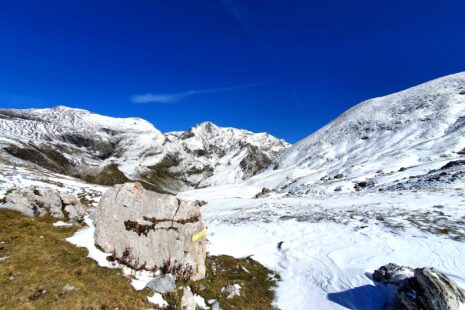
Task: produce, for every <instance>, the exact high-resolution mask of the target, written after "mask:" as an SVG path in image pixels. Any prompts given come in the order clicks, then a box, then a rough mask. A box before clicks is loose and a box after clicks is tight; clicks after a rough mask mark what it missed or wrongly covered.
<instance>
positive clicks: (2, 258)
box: [0, 256, 8, 262]
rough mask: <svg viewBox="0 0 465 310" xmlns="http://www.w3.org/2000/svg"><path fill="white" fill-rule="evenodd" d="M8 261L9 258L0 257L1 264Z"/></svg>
mask: <svg viewBox="0 0 465 310" xmlns="http://www.w3.org/2000/svg"><path fill="white" fill-rule="evenodd" d="M7 259H8V256H2V257H0V262H3V261H5V260H7Z"/></svg>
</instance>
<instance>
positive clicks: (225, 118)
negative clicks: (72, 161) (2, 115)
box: [0, 0, 465, 142]
mask: <svg viewBox="0 0 465 310" xmlns="http://www.w3.org/2000/svg"><path fill="white" fill-rule="evenodd" d="M464 12H465V1H463V0H460V1H453V0H437V1H431V0H419V1H417V0H389V1H376V0H369V1H357V0H351V1H347V0H341V1H331V0H325V1H323V0H313V1H310V0H309V1H292V0H286V1H284V0H283V1H273V0H263V1H254V0H247V1H246V0H241V1H238V0H190V1H187V0H186V1H180V0H166V1H157V0H131V1H118V0H112V1H101V0H92V1H87V0H79V1H77V0H76V1H71V0H69V1H68V0H59V1H47V0H29V1H26V0H8V1H7V0H0V42H1V44H0V107H9V108H31V107H52V106H56V105H66V106H71V107H78V108H84V109H88V110H91V111H93V112H97V113H100V114H105V115H110V116H116V117H126V116H138V117H142V118H145V119H147V120H149V121H150V122H152V123H153V124H154V125H155V126H156V127H157V128H159V129H160V130H161V131H164V132H165V131H172V130H186V129H188V128H189V127H191V126H193V125H194V124H196V123H199V122H202V121H206V120H209V121H212V122H214V123H217V124H218V125H221V126H232V127H238V128H245V129H249V130H252V131H257V132H261V131H267V132H270V133H271V134H274V135H276V136H278V137H280V138H284V139H286V140H288V141H289V142H296V141H297V140H299V139H301V138H304V137H305V136H307V135H309V134H310V133H312V132H313V131H315V130H317V129H318V128H320V127H321V126H323V125H325V124H326V123H327V122H329V121H331V120H332V119H333V118H334V117H336V116H337V115H339V114H340V113H342V112H344V111H345V110H346V109H347V108H349V107H351V106H352V105H354V104H356V103H358V102H360V101H362V100H365V99H369V98H371V97H376V96H382V95H386V94H389V93H392V92H395V91H398V90H402V89H404V88H407V87H410V86H413V85H415V84H418V83H421V82H425V81H428V80H430V79H433V78H436V77H439V76H443V75H447V74H451V73H456V72H459V71H464V70H465V17H464V16H465V15H464Z"/></svg>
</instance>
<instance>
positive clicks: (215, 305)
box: [212, 301, 222, 310]
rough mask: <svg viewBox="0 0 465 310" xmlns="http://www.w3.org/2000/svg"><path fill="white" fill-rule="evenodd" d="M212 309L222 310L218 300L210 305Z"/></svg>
mask: <svg viewBox="0 0 465 310" xmlns="http://www.w3.org/2000/svg"><path fill="white" fill-rule="evenodd" d="M212 310H222V309H221V308H220V304H219V302H218V301H215V302H214V303H213V305H212Z"/></svg>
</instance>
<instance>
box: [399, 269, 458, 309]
mask: <svg viewBox="0 0 465 310" xmlns="http://www.w3.org/2000/svg"><path fill="white" fill-rule="evenodd" d="M397 303H398V307H399V308H400V309H407V310H420V309H424V310H454V309H463V308H464V307H465V296H464V294H463V292H462V291H461V290H460V288H459V287H458V286H457V284H455V283H454V282H453V281H452V280H451V279H449V278H448V277H447V276H446V275H444V274H443V273H440V272H439V271H437V270H435V269H433V268H418V269H415V276H414V277H413V278H410V279H409V280H408V281H407V282H406V283H405V285H404V286H402V287H401V288H400V289H399V291H398V293H397Z"/></svg>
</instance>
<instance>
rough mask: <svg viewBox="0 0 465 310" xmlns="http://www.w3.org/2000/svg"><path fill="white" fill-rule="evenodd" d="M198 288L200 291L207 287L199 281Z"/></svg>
mask: <svg viewBox="0 0 465 310" xmlns="http://www.w3.org/2000/svg"><path fill="white" fill-rule="evenodd" d="M199 289H200V290H201V291H204V290H205V289H207V287H206V286H205V285H203V283H200V285H199Z"/></svg>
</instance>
